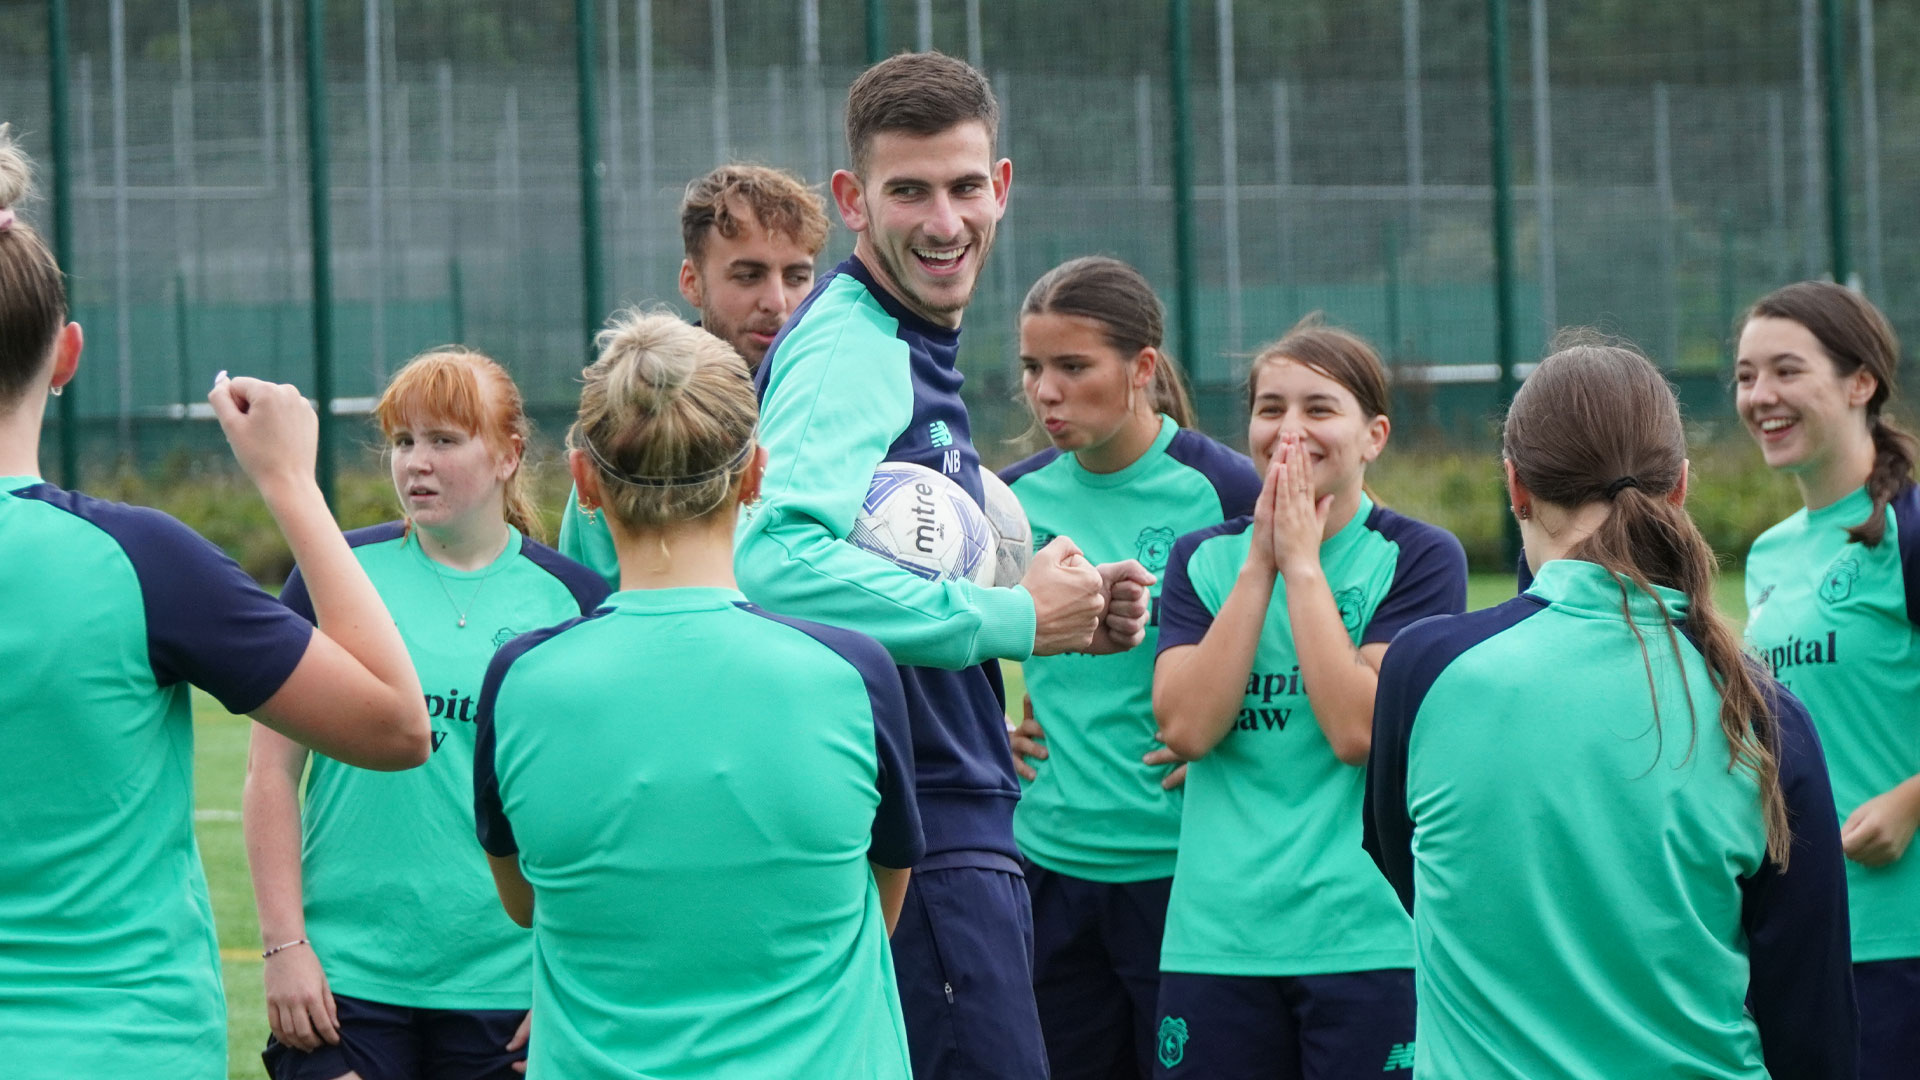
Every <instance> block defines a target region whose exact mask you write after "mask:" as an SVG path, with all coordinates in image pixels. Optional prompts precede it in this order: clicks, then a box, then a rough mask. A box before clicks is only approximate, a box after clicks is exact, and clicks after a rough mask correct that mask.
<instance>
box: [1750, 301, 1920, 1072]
mask: <svg viewBox="0 0 1920 1080" xmlns="http://www.w3.org/2000/svg"><path fill="white" fill-rule="evenodd" d="M1736 364H1737V367H1736V368H1735V376H1734V378H1735V401H1736V406H1737V408H1738V410H1739V413H1740V419H1741V420H1742V421H1743V422H1744V423H1745V425H1746V428H1747V431H1748V432H1749V433H1750V434H1751V435H1752V436H1753V438H1754V441H1756V442H1758V443H1759V444H1760V452H1761V454H1762V455H1764V456H1765V458H1766V462H1767V464H1768V465H1769V466H1771V467H1772V468H1774V469H1778V470H1780V471H1782V472H1785V473H1787V474H1788V475H1789V476H1791V477H1793V482H1794V484H1795V486H1797V487H1798V488H1799V489H1800V497H1801V501H1802V502H1804V503H1805V504H1806V506H1805V509H1802V510H1800V511H1798V512H1796V513H1795V514H1794V515H1793V516H1792V517H1789V518H1787V519H1786V520H1785V521H1782V522H1781V523H1779V524H1778V525H1775V526H1774V527H1773V528H1771V529H1768V530H1767V531H1766V532H1765V533H1763V534H1761V536H1760V537H1759V539H1757V540H1755V541H1754V542H1753V549H1752V551H1751V552H1749V553H1748V555H1747V631H1746V633H1747V645H1748V647H1749V648H1750V649H1751V650H1752V651H1753V653H1754V654H1755V655H1756V656H1758V657H1759V658H1760V659H1761V660H1762V661H1763V662H1764V663H1766V664H1767V665H1768V667H1770V668H1771V669H1772V670H1773V672H1774V674H1775V675H1776V676H1777V677H1778V678H1779V679H1780V681H1781V682H1782V683H1783V684H1785V685H1786V687H1787V688H1788V689H1790V690H1792V691H1793V692H1794V694H1795V696H1797V697H1798V698H1799V699H1800V700H1801V701H1802V702H1804V703H1806V706H1807V711H1808V712H1810V713H1812V714H1813V722H1814V725H1815V726H1816V727H1817V728H1818V729H1819V731H1820V741H1821V743H1822V744H1823V745H1824V746H1825V747H1826V752H1827V761H1828V766H1829V770H1830V775H1831V776H1832V779H1833V794H1834V798H1835V799H1836V800H1837V806H1838V808H1839V814H1840V820H1841V822H1842V825H1841V829H1840V838H1841V842H1842V843H1843V844H1844V845H1845V850H1846V855H1847V893H1848V896H1849V897H1850V901H1851V905H1852V924H1853V960H1854V969H1853V974H1854V987H1855V990H1856V992H1857V993H1858V994H1859V998H1860V1075H1861V1077H1862V1078H1863V1080H1882V1078H1885V1077H1907V1076H1911V1075H1913V1070H1914V1068H1915V1062H1916V1061H1920V859H1916V858H1915V857H1914V856H1913V855H1911V854H1910V853H1909V852H1908V851H1907V848H1908V846H1909V845H1910V844H1911V843H1912V842H1913V834H1914V830H1915V828H1916V826H1920V492H1916V490H1915V488H1914V483H1913V466H1914V452H1915V444H1914V440H1913V437H1912V436H1910V435H1908V434H1907V433H1906V432H1904V431H1902V430H1900V428H1899V427H1897V426H1896V425H1895V424H1894V422H1893V419H1892V418H1891V417H1890V416H1888V415H1887V406H1888V403H1889V402H1890V401H1891V400H1892V398H1893V394H1894V376H1895V373H1896V372H1897V370H1898V368H1899V364H1900V344H1899V342H1898V341H1897V340H1896V339H1895V338H1894V334H1893V328H1892V327H1890V326H1888V325H1887V320H1886V318H1885V317H1884V316H1882V315H1881V314H1880V312H1879V311H1877V310H1875V308H1874V306H1873V305H1872V304H1870V303H1868V302H1867V301H1866V299H1865V298H1864V297H1862V296H1861V295H1860V294H1858V293H1856V292H1854V291H1852V290H1851V289H1844V288H1841V287H1840V286H1838V285H1833V284H1830V283H1827V282H1822V281H1803V282H1800V283H1798V284H1795V285H1788V286H1787V287H1785V288H1783V289H1778V290H1776V291H1774V292H1772V293H1769V294H1768V295H1767V296H1765V297H1763V298H1761V300H1760V301H1759V302H1758V303H1756V304H1754V305H1753V307H1752V308H1751V309H1750V310H1749V311H1748V312H1747V317H1746V321H1745V323H1744V325H1743V326H1742V327H1741V330H1740V350H1739V354H1738V357H1737V359H1736Z"/></svg>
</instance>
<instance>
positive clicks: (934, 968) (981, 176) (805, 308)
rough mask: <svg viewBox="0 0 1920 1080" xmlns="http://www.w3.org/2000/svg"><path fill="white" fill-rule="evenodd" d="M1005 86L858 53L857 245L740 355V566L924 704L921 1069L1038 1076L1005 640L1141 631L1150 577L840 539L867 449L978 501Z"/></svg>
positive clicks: (1039, 1050)
mask: <svg viewBox="0 0 1920 1080" xmlns="http://www.w3.org/2000/svg"><path fill="white" fill-rule="evenodd" d="M998 121H999V107H998V104H997V103H996V102H995V101H994V97H993V92H992V89H991V87H990V86H989V85H988V83H987V81H986V79H985V77H984V76H982V75H981V74H980V73H979V72H978V71H976V70H974V69H973V68H971V67H969V66H968V65H966V64H965V63H962V62H960V61H958V60H954V59H952V58H950V57H946V56H942V55H940V54H938V53H909V54H903V55H900V56H895V57H893V58H892V59H889V60H886V61H883V62H882V63H880V64H877V65H875V66H874V67H872V68H870V69H868V70H867V71H866V72H865V73H864V74H862V75H861V76H860V78H859V79H858V80H856V81H855V83H854V85H853V88H852V89H851V91H849V94H848V100H847V143H848V150H849V151H850V154H851V157H852V163H851V164H852V167H851V168H850V169H844V170H841V171H839V172H837V173H835V174H834V176H833V183H832V189H833V196H834V203H835V206H836V208H837V209H838V210H839V212H840V217H841V220H842V221H844V222H845V223H846V225H847V227H848V228H849V229H851V230H852V231H853V232H854V233H855V234H857V237H858V239H857V241H856V243H855V246H854V254H853V256H852V257H851V258H849V259H847V260H846V261H845V262H843V263H841V264H840V265H839V266H838V267H837V268H835V269H834V270H833V272H832V273H830V274H829V275H827V276H826V277H825V278H824V279H823V280H822V281H821V282H820V283H819V284H818V285H817V286H816V287H815V288H814V291H813V293H812V295H810V296H809V297H808V298H807V300H806V301H805V303H803V304H802V305H801V307H800V309H799V311H798V312H796V314H795V315H794V317H793V318H792V319H791V320H790V321H789V322H788V323H787V325H786V327H785V329H783V330H782V331H781V333H780V336H779V337H778V338H776V339H775V341H774V343H773V347H772V349H771V350H770V351H769V353H768V355H767V360H766V362H765V363H764V364H762V365H761V367H760V369H759V371H758V373H757V374H756V376H755V380H756V384H757V386H758V388H759V390H760V395H761V415H760V437H761V441H762V443H763V444H764V445H765V446H766V448H767V451H768V454H769V462H770V463H769V467H768V469H767V473H766V477H765V480H764V482H763V486H762V488H761V493H762V502H761V504H760V506H759V508H758V509H757V510H756V511H755V512H754V513H753V514H752V516H751V518H750V519H748V520H747V521H745V522H744V523H743V524H742V526H741V532H740V537H739V544H738V548H737V553H736V557H735V573H736V575H737V577H738V579H739V583H740V587H741V589H742V591H744V592H745V593H746V594H747V596H748V597H749V598H750V599H751V600H753V601H754V602H755V603H756V604H759V605H761V606H763V607H765V608H767V609H769V610H771V611H774V612H776V613H783V614H792V615H796V616H801V617H805V618H810V619H817V620H820V621H823V622H829V623H837V624H840V625H843V626H847V627H849V628H853V629H857V630H859V631H860V632H862V633H865V634H868V635H870V636H872V637H874V638H876V639H878V640H879V641H880V643H881V644H883V645H885V646H886V647H887V649H888V651H889V652H890V653H891V654H892V656H893V659H894V661H895V662H896V663H898V664H900V665H901V672H900V674H901V678H902V681H903V682H904V683H905V684H906V688H907V693H908V694H909V695H910V696H914V695H917V696H918V697H919V698H920V699H921V700H922V702H924V705H925V707H924V708H922V709H919V710H917V713H918V717H919V718H918V719H917V721H916V724H915V727H914V731H913V739H914V761H915V769H916V771H917V774H918V775H917V789H918V793H919V800H920V809H921V814H922V819H923V824H924V828H925V831H926V840H927V846H926V851H927V857H926V858H925V859H924V860H922V861H921V862H920V864H919V865H918V866H916V867H915V868H914V874H913V878H912V882H911V884H910V885H909V887H908V893H907V900H906V907H905V910H904V911H903V912H902V914H901V919H900V924H899V927H898V929H897V930H896V932H895V935H894V937H893V959H894V964H895V971H896V976H897V978H898V981H899V987H900V997H901V1004H902V1008H903V1010H904V1013H905V1017H906V1025H907V1035H908V1041H909V1044H910V1046H911V1049H912V1052H913V1059H914V1074H915V1076H916V1077H917V1078H918V1080H929V1078H936V1077H937V1078H947V1077H954V1078H959V1077H976V1076H991V1077H996V1078H1004V1080H1029V1078H1031V1080H1044V1078H1045V1077H1046V1076H1047V1071H1048V1070H1047V1062H1046V1051H1045V1048H1044V1046H1043V1044H1042V1042H1041V1037H1040V1025H1039V1017H1038V1014H1037V1012H1036V1010H1035V1008H1034V1002H1033V989H1032V983H1031V964H1032V918H1031V912H1030V909H1029V907H1028V902H1027V894H1026V888H1025V883H1024V881H1023V880H1022V878H1021V869H1020V864H1019V861H1018V858H1019V851H1018V848H1017V847H1016V846H1015V844H1014V839H1013V807H1014V803H1015V801H1016V800H1017V799H1018V798H1019V793H1020V786H1019V783H1018V781H1017V779H1016V777H1015V774H1014V770H1013V761H1012V757H1011V755H1010V753H1009V752H1008V749H1007V740H1006V732H1005V727H1004V715H1005V705H1004V691H1003V690H1002V688H1001V684H1000V676H999V670H998V666H997V664H994V663H992V662H991V661H994V660H996V659H1010V660H1024V659H1026V658H1027V657H1028V656H1030V655H1047V654H1053V653H1065V652H1082V653H1108V652H1119V651H1124V650H1126V649H1129V648H1132V647H1133V646H1135V645H1137V644H1138V643H1139V642H1140V640H1141V637H1142V634H1143V632H1144V628H1145V624H1146V618H1147V608H1148V602H1147V587H1148V585H1149V584H1151V582H1152V580H1153V578H1152V575H1151V574H1148V573H1147V572H1146V570H1144V569H1143V568H1142V567H1141V566H1140V565H1139V564H1138V563H1137V562H1133V561H1131V560H1129V561H1127V562H1122V563H1112V564H1108V565H1105V566H1099V567H1095V566H1093V565H1091V564H1089V563H1088V562H1087V561H1086V559H1085V558H1083V557H1082V556H1081V554H1080V552H1079V549H1078V548H1076V547H1075V546H1074V545H1073V542H1072V541H1071V540H1070V539H1068V538H1066V537H1060V538H1058V539H1056V540H1054V541H1053V542H1052V543H1050V544H1048V545H1047V547H1045V548H1044V549H1042V550H1041V551H1040V552H1038V553H1037V554H1036V555H1035V556H1034V559H1033V562H1032V565H1031V566H1030V567H1029V568H1028V570H1027V573H1026V575H1025V576H1024V577H1023V578H1022V579H1021V581H1020V582H1019V584H1018V585H1017V586H1015V587H1012V588H984V587H981V586H979V585H976V584H974V583H972V582H970V581H965V580H953V581H929V580H927V579H925V578H923V577H919V576H916V575H914V574H913V573H910V572H909V571H907V570H905V569H902V568H901V567H899V566H896V565H893V564H891V563H889V562H887V561H885V560H884V559H881V558H878V557H876V556H875V555H873V554H871V553H869V552H866V551H862V550H860V549H859V548H856V547H855V546H854V545H852V544H848V543H845V542H844V540H845V538H846V536H847V535H848V533H849V531H850V530H851V529H852V526H853V523H854V520H855V517H856V515H857V514H858V513H859V511H860V507H861V502H862V499H863V497H864V496H865V494H866V492H867V487H868V482H869V480H870V479H871V477H872V476H873V473H874V470H875V468H876V467H877V466H879V465H880V464H881V463H882V462H884V461H910V462H913V463H916V464H919V465H923V466H926V467H927V468H930V469H932V470H933V471H935V472H937V473H940V474H941V475H943V476H946V477H947V478H948V479H950V480H952V481H954V482H955V483H956V484H958V485H959V486H960V487H961V488H962V489H964V490H965V491H966V492H967V494H968V495H970V496H972V497H973V499H974V500H975V501H980V500H981V499H982V489H981V481H980V459H979V455H978V453H976V451H975V450H974V447H973V444H972V439H971V435H970V430H971V429H970V427H969V424H968V418H967V410H966V406H965V405H964V404H963V403H962V401H961V398H960V385H961V382H962V376H961V374H960V372H959V370H958V369H957V367H956V366H955V365H956V358H957V354H958V348H959V338H960V319H961V315H962V313H963V312H964V311H965V310H966V306H967V302H968V301H969V299H970V298H971V297H972V294H973V289H974V285H975V283H976V281H977V280H978V278H979V274H980V268H981V266H982V264H983V262H984V261H985V259H986V256H987V252H988V250H989V249H990V248H991V246H992V244H993V237H994V229H995V226H996V225H997V224H998V222H999V220H1000V218H1001V216H1002V215H1003V214H1004V213H1005V211H1006V205H1007V193H1008V189H1009V187H1010V185H1011V183H1012V177H1013V166H1012V163H1011V162H1010V161H1008V160H1006V159H1004V158H996V156H995V153H994V150H995V145H994V144H995V136H996V132H997V127H998Z"/></svg>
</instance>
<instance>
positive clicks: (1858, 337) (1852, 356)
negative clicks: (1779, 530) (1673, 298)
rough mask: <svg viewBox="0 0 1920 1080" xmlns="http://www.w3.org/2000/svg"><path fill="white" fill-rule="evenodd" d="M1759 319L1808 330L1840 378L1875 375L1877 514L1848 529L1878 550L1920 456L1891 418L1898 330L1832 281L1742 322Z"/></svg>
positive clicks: (1801, 288) (1763, 303) (1774, 295)
mask: <svg viewBox="0 0 1920 1080" xmlns="http://www.w3.org/2000/svg"><path fill="white" fill-rule="evenodd" d="M1756 318H1761V319H1787V320H1789V321H1791V322H1796V323H1799V324H1800V325H1801V326H1804V327H1806V328H1807V332H1808V333H1810V334H1812V335H1813V336H1814V339H1815V340H1816V341H1818V342H1820V347H1821V348H1822V349H1824V350H1826V353H1827V358H1828V359H1829V360H1831V361H1833V371H1834V374H1835V375H1836V376H1837V377H1839V378H1843V379H1844V378H1846V377H1847V376H1849V375H1852V374H1853V373H1854V372H1856V371H1859V370H1860V369H1861V368H1865V369H1866V370H1867V372H1868V373H1869V374H1871V375H1872V376H1873V379H1874V388H1873V396H1872V397H1871V398H1868V399H1867V433H1868V434H1869V435H1871V436H1872V437H1873V469H1872V471H1871V472H1869V473H1868V474H1867V494H1868V495H1871V496H1872V497H1873V510H1872V511H1871V512H1870V513H1869V514H1868V515H1867V519H1866V520H1865V521H1862V522H1861V523H1860V524H1858V525H1855V526H1854V527H1853V528H1851V529H1848V530H1847V539H1848V540H1851V541H1853V542H1854V543H1858V544H1865V545H1866V546H1868V547H1877V546H1879V543H1880V541H1881V540H1882V539H1884V538H1885V537H1886V534H1887V504H1888V503H1890V502H1892V501H1893V499H1894V496H1896V495H1899V494H1900V493H1901V492H1902V491H1904V490H1906V488H1907V485H1909V484H1911V483H1913V466H1914V461H1915V459H1916V457H1920V444H1916V443H1915V442H1914V438H1913V436H1912V435H1909V434H1908V433H1907V432H1905V431H1904V430H1902V429H1901V428H1900V426H1899V425H1897V424H1895V423H1894V422H1893V420H1892V418H1890V417H1888V416H1887V415H1886V406H1887V402H1888V401H1890V400H1891V399H1892V398H1893V394H1894V391H1895V390H1896V389H1897V387H1896V385H1895V379H1896V376H1897V375H1898V374H1899V370H1900V339H1899V338H1898V337H1896V336H1895V335H1894V332H1893V326H1892V325H1891V324H1889V323H1888V322H1887V317H1886V316H1885V315H1882V314H1881V313H1880V309H1879V308H1876V307H1874V306H1873V305H1872V304H1871V303H1869V302H1868V301H1867V298H1866V297H1864V296H1861V295H1860V294H1859V293H1857V292H1854V291H1853V290H1852V289H1848V288H1844V287H1842V286H1839V285H1835V284H1834V283H1833V282H1831V281H1801V282H1796V283H1794V284H1792V285H1788V286H1785V287H1783V288H1779V289H1775V290H1774V291H1773V292H1770V293H1768V294H1767V295H1765V296H1763V297H1761V298H1760V299H1759V301H1758V302H1756V303H1755V304H1754V305H1753V306H1752V307H1751V308H1748V309H1747V314H1746V316H1745V318H1743V319H1742V320H1741V323H1742V324H1743V325H1744V324H1745V322H1746V321H1747V319H1756ZM1736 329H1737V328H1736Z"/></svg>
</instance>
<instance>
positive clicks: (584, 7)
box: [573, 0, 607, 362]
mask: <svg viewBox="0 0 1920 1080" xmlns="http://www.w3.org/2000/svg"><path fill="white" fill-rule="evenodd" d="M573 12H574V19H575V26H576V28H577V32H576V33H575V35H574V44H575V46H576V48H575V61H576V66H577V67H578V69H579V91H580V277H581V286H582V293H583V295H582V297H581V314H582V316H583V318H582V322H581V325H582V326H583V327H584V328H585V329H586V332H587V341H586V346H587V359H588V361H589V362H591V361H592V359H593V335H594V332H595V331H597V330H598V329H599V328H600V324H601V322H603V321H604V320H605V319H606V317H607V309H606V303H605V301H604V300H603V299H602V297H603V296H604V295H605V292H604V290H605V283H604V278H605V272H604V269H603V267H602V260H601V252H600V176H599V169H600V125H599V122H598V121H599V117H598V115H597V113H596V112H595V109H594V104H595V100H596V98H595V91H594V85H593V75H594V72H593V50H594V41H593V0H574V5H573Z"/></svg>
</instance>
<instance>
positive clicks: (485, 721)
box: [473, 617, 586, 859]
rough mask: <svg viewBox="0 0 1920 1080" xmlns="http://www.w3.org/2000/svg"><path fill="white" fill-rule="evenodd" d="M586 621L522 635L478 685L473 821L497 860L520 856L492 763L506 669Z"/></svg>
mask: <svg viewBox="0 0 1920 1080" xmlns="http://www.w3.org/2000/svg"><path fill="white" fill-rule="evenodd" d="M585 621H586V619H585V618H584V617H582V618H578V619H569V620H567V621H566V622H563V623H561V624H560V625H558V626H549V627H547V628H545V629H544V630H535V631H533V632H532V633H528V634H521V635H520V636H519V637H517V638H514V639H513V640H512V641H509V642H507V643H506V644H505V645H502V646H501V647H500V649H499V651H497V652H495V653H494V654H493V659H492V660H490V661H488V662H487V674H486V678H485V679H483V680H482V681H481V683H480V705H479V707H478V708H477V709H476V710H475V712H474V717H473V724H474V729H473V819H474V828H475V831H476V832H477V833H478V834H479V836H480V846H481V847H482V848H484V849H485V850H486V853H487V854H489V855H492V856H495V857H496V858H501V859H505V858H508V857H510V856H513V855H518V854H519V853H520V845H519V843H518V842H517V841H515V840H514V838H513V825H512V824H511V823H509V822H508V821H507V812H506V808H505V806H504V804H503V803H502V802H501V799H500V774H499V772H498V771H497V770H496V769H495V767H494V760H493V750H494V722H493V717H494V706H495V705H496V704H497V703H498V702H499V700H500V684H501V683H503V682H505V681H506V678H507V669H508V668H510V667H512V666H513V662H514V661H515V660H518V659H520V658H521V657H522V656H525V655H526V654H527V652H528V650H530V649H532V648H533V647H534V646H536V645H539V644H540V643H541V642H544V641H546V640H548V639H549V638H552V637H553V636H554V635H555V634H558V633H560V632H561V631H563V630H566V629H568V628H570V627H573V626H575V625H577V624H579V623H582V622H585Z"/></svg>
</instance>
